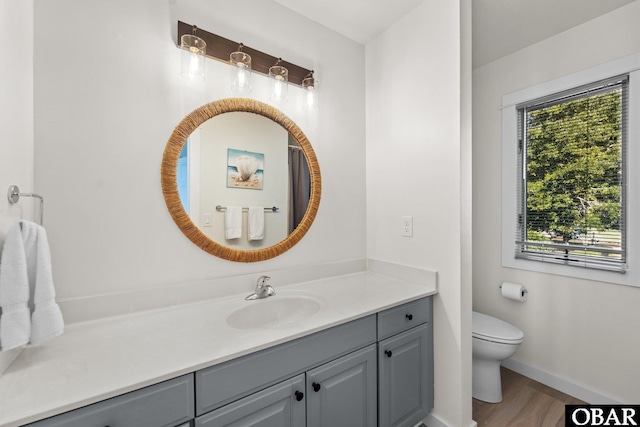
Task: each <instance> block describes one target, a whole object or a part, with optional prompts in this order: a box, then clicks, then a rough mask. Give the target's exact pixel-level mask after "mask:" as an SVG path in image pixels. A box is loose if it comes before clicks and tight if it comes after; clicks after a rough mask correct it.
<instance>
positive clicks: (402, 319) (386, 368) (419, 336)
mask: <svg viewBox="0 0 640 427" xmlns="http://www.w3.org/2000/svg"><path fill="white" fill-rule="evenodd" d="M387 316H388V318H387ZM387 320H388V321H387ZM416 322H418V323H419V324H418V325H417V326H415V325H416ZM390 323H391V324H393V325H395V326H393V327H391V326H390V325H389V324H390ZM381 330H382V336H389V338H386V339H383V340H381V341H379V343H378V411H379V426H380V427H411V426H414V425H416V423H418V422H420V421H421V420H422V419H423V418H424V417H426V416H427V414H428V413H429V411H430V410H431V408H433V327H432V321H431V299H430V298H428V299H423V300H418V301H415V302H412V303H409V304H405V305H403V306H400V307H397V308H394V309H391V310H389V312H383V313H380V315H379V318H378V331H379V335H380V332H381ZM394 333H396V335H392V334H394Z"/></svg>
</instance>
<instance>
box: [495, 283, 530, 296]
mask: <svg viewBox="0 0 640 427" xmlns="http://www.w3.org/2000/svg"><path fill="white" fill-rule="evenodd" d="M498 288H500V289H502V285H500V286H498ZM522 293H523V294H525V295H526V294H528V293H529V291H528V290H527V288H524V287H523V288H522Z"/></svg>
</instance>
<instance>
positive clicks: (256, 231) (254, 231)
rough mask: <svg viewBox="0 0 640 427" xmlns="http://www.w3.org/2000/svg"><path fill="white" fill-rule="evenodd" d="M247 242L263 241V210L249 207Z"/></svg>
mask: <svg viewBox="0 0 640 427" xmlns="http://www.w3.org/2000/svg"><path fill="white" fill-rule="evenodd" d="M248 236H249V240H262V239H264V208H263V207H262V206H260V207H257V206H250V207H249V233H248Z"/></svg>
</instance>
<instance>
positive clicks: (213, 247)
mask: <svg viewBox="0 0 640 427" xmlns="http://www.w3.org/2000/svg"><path fill="white" fill-rule="evenodd" d="M234 111H242V112H247V113H254V114H259V115H261V116H264V117H267V118H269V119H271V120H273V121H274V122H276V123H278V124H280V125H281V126H282V127H284V128H285V129H286V130H287V131H288V132H289V133H290V134H291V136H293V138H295V140H296V141H297V142H298V144H300V147H301V148H302V151H303V153H304V156H305V158H306V160H307V165H308V166H309V174H310V177H311V196H310V198H309V205H308V207H307V212H306V213H305V215H304V217H303V218H302V221H301V222H300V224H299V225H298V226H297V227H296V229H295V230H293V232H292V233H291V234H289V236H288V237H287V238H285V239H284V240H282V241H280V242H279V243H277V244H275V245H273V246H269V247H266V248H261V249H254V250H240V249H234V248H230V247H227V246H224V245H221V244H220V243H217V242H215V241H214V240H212V239H210V238H209V237H208V236H207V235H206V234H204V233H203V232H202V231H201V230H200V229H199V228H198V226H197V225H196V224H194V223H193V221H191V218H190V217H189V215H188V214H187V212H186V211H185V210H184V207H183V206H182V202H181V201H180V194H179V193H178V183H177V179H176V172H177V168H178V160H179V157H180V151H181V150H182V147H183V146H184V144H185V143H186V141H187V138H188V137H189V135H191V133H192V132H193V131H194V130H195V129H196V128H197V127H198V126H200V125H201V124H203V123H204V122H206V121H207V120H209V119H210V118H212V117H215V116H217V115H220V114H224V113H230V112H234ZM160 174H161V184H162V194H163V196H164V201H165V203H166V205H167V209H168V210H169V213H170V214H171V217H172V218H173V221H174V222H175V223H176V225H177V226H178V228H179V229H180V230H181V231H182V233H183V234H184V235H185V236H186V237H187V238H189V240H191V241H192V242H193V243H194V244H195V245H196V246H198V247H200V248H201V249H202V250H204V251H205V252H208V253H210V254H211V255H215V256H217V257H219V258H223V259H226V260H229V261H236V262H259V261H265V260H268V259H271V258H274V257H276V256H278V255H281V254H283V253H284V252H286V251H288V250H289V249H291V248H292V247H293V246H294V245H295V244H296V243H298V242H299V241H300V239H302V237H303V236H304V235H305V234H306V233H307V231H308V230H309V228H310V227H311V224H312V223H313V220H314V219H315V217H316V214H317V212H318V207H319V206H320V193H321V190H322V184H321V178H320V165H319V164H318V159H317V158H316V154H315V152H314V151H313V148H312V147H311V143H310V142H309V140H308V139H307V137H306V135H305V134H304V133H303V132H302V130H301V129H300V128H299V127H298V125H296V124H295V122H293V121H292V120H291V119H289V118H288V117H287V116H286V115H285V114H284V113H282V112H281V111H280V110H278V109H276V108H274V107H272V106H270V105H268V104H265V103H263V102H260V101H256V100H253V99H248V98H227V99H221V100H219V101H214V102H211V103H208V104H205V105H203V106H201V107H199V108H196V109H195V110H193V111H192V112H191V113H190V114H188V115H187V116H186V117H185V118H184V119H182V121H181V122H180V123H179V124H178V126H176V128H175V129H174V130H173V133H172V134H171V137H170V138H169V141H167V145H166V147H165V149H164V154H163V156H162V166H161V171H160Z"/></svg>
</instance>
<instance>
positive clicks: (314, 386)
mask: <svg viewBox="0 0 640 427" xmlns="http://www.w3.org/2000/svg"><path fill="white" fill-rule="evenodd" d="M311 387H313V391H320V384H318V383H313V384H311Z"/></svg>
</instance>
